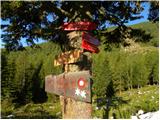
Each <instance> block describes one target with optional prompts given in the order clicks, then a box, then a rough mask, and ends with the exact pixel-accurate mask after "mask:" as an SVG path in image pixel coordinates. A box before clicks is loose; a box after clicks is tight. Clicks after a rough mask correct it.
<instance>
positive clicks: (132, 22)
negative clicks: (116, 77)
mask: <svg viewBox="0 0 160 120" xmlns="http://www.w3.org/2000/svg"><path fill="white" fill-rule="evenodd" d="M142 6H144V10H143V12H141V14H140V15H142V16H143V18H141V19H137V20H134V21H130V22H128V23H126V24H125V25H133V24H138V23H141V22H147V21H148V20H147V17H148V14H149V6H150V5H149V3H144V4H142ZM0 24H7V22H4V21H2V20H1V19H0ZM107 27H111V26H110V25H109V24H107ZM2 33H3V32H2V30H1V29H0V35H1V34H2ZM21 41H22V44H23V45H24V46H27V43H26V41H25V39H22V40H21ZM43 42H45V41H44V40H42V39H39V41H38V42H36V43H43ZM3 44H4V43H3V42H2V40H1V37H0V48H3Z"/></svg>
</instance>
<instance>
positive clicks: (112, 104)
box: [103, 97, 130, 119]
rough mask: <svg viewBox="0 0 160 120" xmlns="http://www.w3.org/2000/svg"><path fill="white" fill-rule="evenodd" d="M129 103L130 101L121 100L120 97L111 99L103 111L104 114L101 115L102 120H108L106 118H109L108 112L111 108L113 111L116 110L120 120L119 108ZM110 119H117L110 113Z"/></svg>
mask: <svg viewBox="0 0 160 120" xmlns="http://www.w3.org/2000/svg"><path fill="white" fill-rule="evenodd" d="M129 101H130V100H123V99H122V97H112V98H111V99H110V104H109V105H108V107H106V108H105V109H104V111H105V112H104V114H103V118H104V119H108V118H109V111H110V109H111V107H113V108H114V109H117V110H118V112H119V115H120V117H121V118H122V115H121V110H120V108H119V107H120V106H121V105H124V104H128V102H129ZM112 117H113V118H114V119H117V116H116V114H115V113H112Z"/></svg>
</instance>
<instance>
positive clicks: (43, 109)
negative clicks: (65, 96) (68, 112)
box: [1, 102, 62, 119]
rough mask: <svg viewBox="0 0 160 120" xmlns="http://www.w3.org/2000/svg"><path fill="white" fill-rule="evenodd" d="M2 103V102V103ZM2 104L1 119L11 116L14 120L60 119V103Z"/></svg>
mask: <svg viewBox="0 0 160 120" xmlns="http://www.w3.org/2000/svg"><path fill="white" fill-rule="evenodd" d="M3 103H4V102H3ZM3 103H2V111H1V114H2V115H1V116H2V118H8V117H7V116H8V115H11V114H12V115H13V117H12V118H14V119H55V118H57V119H60V118H61V116H62V115H61V107H60V103H59V102H58V103H43V104H33V103H29V104H26V105H24V106H17V107H16V105H13V104H12V105H11V106H9V104H8V105H7V106H6V104H3Z"/></svg>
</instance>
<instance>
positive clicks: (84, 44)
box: [81, 40, 99, 53]
mask: <svg viewBox="0 0 160 120" xmlns="http://www.w3.org/2000/svg"><path fill="white" fill-rule="evenodd" d="M81 47H82V48H83V49H85V50H88V51H90V52H93V53H98V52H99V48H98V47H97V46H95V45H93V44H91V43H89V42H86V41H85V40H82V46H81Z"/></svg>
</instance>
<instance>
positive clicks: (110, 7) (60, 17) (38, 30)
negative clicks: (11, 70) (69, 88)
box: [2, 1, 143, 51]
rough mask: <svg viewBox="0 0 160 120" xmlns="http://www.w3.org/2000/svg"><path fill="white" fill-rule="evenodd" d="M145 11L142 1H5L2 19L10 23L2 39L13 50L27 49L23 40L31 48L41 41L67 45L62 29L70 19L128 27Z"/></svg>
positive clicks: (72, 20) (5, 27)
mask: <svg viewBox="0 0 160 120" xmlns="http://www.w3.org/2000/svg"><path fill="white" fill-rule="evenodd" d="M142 10H143V7H142V6H141V2H139V1H34V2H32V1H2V20H4V21H9V24H3V25H2V30H3V31H4V32H5V34H3V35H2V40H3V42H5V43H6V44H5V47H6V49H7V50H9V51H13V50H22V49H23V46H22V44H21V38H24V39H25V41H26V42H27V43H28V44H30V45H35V41H37V40H38V39H39V38H43V39H44V40H48V41H49V40H50V41H53V42H55V43H59V44H60V45H63V44H64V43H65V42H66V41H67V40H66V39H65V38H64V35H66V32H64V31H63V29H61V28H62V24H63V22H65V21H66V20H67V22H76V21H94V22H96V24H97V25H98V26H101V27H103V26H105V23H106V22H109V23H110V24H114V25H118V26H124V23H127V22H128V21H132V20H135V19H139V18H141V16H140V13H141V11H142ZM28 18H30V19H28ZM65 37H66V36H65ZM64 39H65V40H64Z"/></svg>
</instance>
